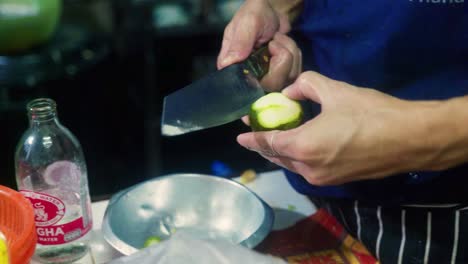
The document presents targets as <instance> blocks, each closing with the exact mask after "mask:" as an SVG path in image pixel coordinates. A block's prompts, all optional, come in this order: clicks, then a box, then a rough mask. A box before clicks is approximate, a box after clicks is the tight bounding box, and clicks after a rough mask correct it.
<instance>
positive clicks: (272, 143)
mask: <svg viewBox="0 0 468 264" xmlns="http://www.w3.org/2000/svg"><path fill="white" fill-rule="evenodd" d="M293 130H294V129H293ZM293 130H287V131H280V130H273V131H266V132H249V133H244V134H240V135H239V136H237V142H238V143H239V144H240V145H241V146H243V147H244V148H246V149H248V150H251V151H255V152H258V153H260V154H262V155H264V156H270V157H273V156H284V154H287V153H289V148H290V146H294V142H293V139H294V138H295V137H293V136H290V135H289V133H291V131H293Z"/></svg>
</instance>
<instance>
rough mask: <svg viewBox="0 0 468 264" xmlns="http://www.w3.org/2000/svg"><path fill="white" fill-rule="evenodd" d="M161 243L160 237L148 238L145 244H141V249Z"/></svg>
mask: <svg viewBox="0 0 468 264" xmlns="http://www.w3.org/2000/svg"><path fill="white" fill-rule="evenodd" d="M159 242H161V238H160V237H157V236H150V237H148V238H147V239H146V240H145V243H144V244H143V247H144V248H145V247H149V246H151V245H153V244H157V243H159Z"/></svg>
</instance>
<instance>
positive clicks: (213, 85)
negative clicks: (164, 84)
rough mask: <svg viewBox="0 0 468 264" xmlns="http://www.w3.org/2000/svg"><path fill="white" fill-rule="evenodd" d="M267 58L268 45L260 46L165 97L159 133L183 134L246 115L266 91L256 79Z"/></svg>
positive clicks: (266, 69)
mask: <svg viewBox="0 0 468 264" xmlns="http://www.w3.org/2000/svg"><path fill="white" fill-rule="evenodd" d="M269 60H270V54H269V52H268V47H267V46H263V47H261V48H259V49H257V50H256V51H254V52H253V53H252V54H251V55H250V56H249V57H248V58H247V59H246V60H245V61H243V62H241V63H237V64H233V65H230V66H228V67H226V68H224V69H222V70H219V71H216V72H213V73H211V74H209V75H207V76H205V77H203V78H201V79H199V80H197V81H195V82H194V83H192V84H190V85H188V86H186V87H184V88H182V89H179V90H177V91H175V92H173V93H171V94H169V95H167V96H166V97H164V102H163V112H162V119H161V134H162V135H164V136H176V135H182V134H185V133H189V132H193V131H197V130H201V129H205V128H210V127H215V126H220V125H223V124H227V123H229V122H232V121H234V120H237V119H239V118H241V117H242V116H244V115H246V114H248V112H249V108H250V105H251V104H252V103H253V102H255V101H256V100H257V99H258V98H260V97H261V96H263V95H264V94H265V92H264V90H263V88H262V87H261V85H260V81H259V80H261V78H262V77H263V76H264V75H265V74H266V73H267V72H268V66H269Z"/></svg>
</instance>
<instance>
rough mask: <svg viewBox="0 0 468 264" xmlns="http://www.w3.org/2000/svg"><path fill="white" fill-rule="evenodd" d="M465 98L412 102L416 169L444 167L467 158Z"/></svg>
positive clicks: (446, 167)
mask: <svg viewBox="0 0 468 264" xmlns="http://www.w3.org/2000/svg"><path fill="white" fill-rule="evenodd" d="M467 104H468V97H467V98H465V97H460V98H454V99H450V100H444V101H422V102H417V103H415V105H414V107H415V111H414V115H413V118H415V120H414V124H415V125H416V126H418V127H419V128H418V131H417V133H415V137H417V138H415V140H414V141H415V142H417V143H418V144H416V146H417V147H416V151H415V152H414V153H415V154H417V155H418V156H419V158H418V159H417V162H415V164H414V165H415V166H416V167H415V168H414V169H416V170H435V171H437V170H444V169H448V168H450V167H453V166H456V165H459V164H461V163H463V162H466V160H468V127H467V126H466V125H464V124H465V122H464V120H468V111H467V110H465V109H467V108H466V105H467Z"/></svg>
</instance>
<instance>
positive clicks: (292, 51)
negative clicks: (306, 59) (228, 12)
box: [217, 0, 302, 91]
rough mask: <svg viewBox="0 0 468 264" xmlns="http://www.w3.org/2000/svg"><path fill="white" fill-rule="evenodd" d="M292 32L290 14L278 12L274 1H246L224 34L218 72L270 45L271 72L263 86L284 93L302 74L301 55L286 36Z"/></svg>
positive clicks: (264, 79) (263, 80)
mask: <svg viewBox="0 0 468 264" xmlns="http://www.w3.org/2000/svg"><path fill="white" fill-rule="evenodd" d="M293 2H297V1H291V2H290V3H293ZM283 3H284V2H283ZM286 3H287V2H286ZM296 4H297V3H296ZM283 10H287V8H286V9H283ZM290 29H291V25H290V22H289V17H288V14H286V13H282V12H280V11H278V9H277V8H275V7H274V6H273V5H272V4H271V3H270V1H268V0H246V1H245V3H244V4H243V5H242V6H241V8H240V9H239V10H238V11H237V13H236V14H235V15H234V17H233V19H232V20H231V22H230V23H229V24H228V25H227V26H226V29H225V30H224V36H223V42H222V48H221V52H220V53H219V56H218V62H217V64H218V69H222V68H224V67H226V66H228V65H231V64H233V63H236V62H240V61H243V60H245V59H246V58H247V57H248V56H249V54H250V53H251V52H252V50H253V49H254V48H255V47H259V46H261V45H262V44H265V43H267V42H268V41H270V43H269V44H268V46H269V51H270V53H271V55H272V58H271V61H270V70H269V73H268V74H267V75H266V76H265V77H264V78H263V79H262V85H263V86H264V87H265V89H266V90H268V91H279V90H281V89H282V88H283V87H285V86H286V85H288V84H289V83H291V82H292V81H294V80H295V79H296V78H297V76H298V75H299V74H300V73H301V72H302V54H301V51H300V49H299V48H298V47H297V45H296V43H295V42H294V41H293V40H292V39H291V38H289V37H288V36H286V35H285V34H286V33H287V32H289V30H290Z"/></svg>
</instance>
